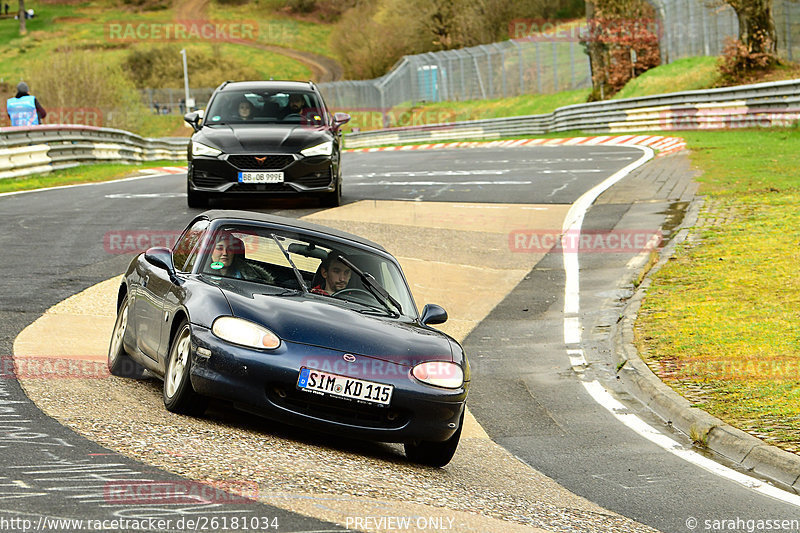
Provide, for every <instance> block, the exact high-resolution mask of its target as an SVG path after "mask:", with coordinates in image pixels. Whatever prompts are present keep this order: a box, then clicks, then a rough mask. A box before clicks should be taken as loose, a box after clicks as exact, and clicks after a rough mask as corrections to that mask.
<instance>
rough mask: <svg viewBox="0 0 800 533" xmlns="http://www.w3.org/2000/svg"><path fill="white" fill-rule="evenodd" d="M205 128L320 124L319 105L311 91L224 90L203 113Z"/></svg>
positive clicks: (320, 108) (322, 119) (321, 110)
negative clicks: (226, 125)
mask: <svg viewBox="0 0 800 533" xmlns="http://www.w3.org/2000/svg"><path fill="white" fill-rule="evenodd" d="M204 120H205V124H206V125H211V126H213V125H216V124H312V125H323V124H324V114H323V109H322V106H321V105H320V103H319V100H318V99H317V96H316V95H315V94H314V93H313V92H308V91H277V92H276V91H268V90H262V91H257V90H248V91H245V90H240V91H234V90H227V91H222V92H220V93H218V94H217V95H216V96H215V97H214V100H213V102H211V106H210V107H209V109H208V110H207V112H206V114H205V119H204Z"/></svg>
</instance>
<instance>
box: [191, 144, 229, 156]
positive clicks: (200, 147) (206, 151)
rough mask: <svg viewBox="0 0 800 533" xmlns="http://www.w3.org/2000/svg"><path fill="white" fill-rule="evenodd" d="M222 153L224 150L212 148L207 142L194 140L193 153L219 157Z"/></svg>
mask: <svg viewBox="0 0 800 533" xmlns="http://www.w3.org/2000/svg"><path fill="white" fill-rule="evenodd" d="M221 153H222V150H217V149H216V148H211V147H210V146H206V145H205V144H202V143H199V142H197V141H192V155H207V156H209V157H217V156H218V155H219V154H221Z"/></svg>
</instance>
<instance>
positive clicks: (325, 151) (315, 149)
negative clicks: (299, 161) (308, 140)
mask: <svg viewBox="0 0 800 533" xmlns="http://www.w3.org/2000/svg"><path fill="white" fill-rule="evenodd" d="M300 153H301V154H303V155H304V156H306V157H312V156H315V155H331V154H332V153H333V141H326V142H324V143H321V144H317V145H315V146H312V147H310V148H306V149H305V150H301V151H300Z"/></svg>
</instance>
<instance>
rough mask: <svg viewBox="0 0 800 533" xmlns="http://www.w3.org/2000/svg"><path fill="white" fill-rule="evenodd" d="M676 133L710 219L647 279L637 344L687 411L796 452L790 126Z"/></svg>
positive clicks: (798, 282) (798, 367)
mask: <svg viewBox="0 0 800 533" xmlns="http://www.w3.org/2000/svg"><path fill="white" fill-rule="evenodd" d="M681 135H682V136H683V137H684V138H686V140H687V141H688V143H689V147H690V148H691V149H692V150H693V153H692V160H693V162H694V164H695V165H696V166H698V167H699V168H701V169H702V170H703V175H702V176H701V177H700V178H699V180H698V181H699V182H700V183H701V190H700V194H704V195H706V196H707V205H706V208H705V212H704V213H703V214H702V216H703V217H705V218H706V219H707V220H711V221H716V222H717V223H716V224H711V225H706V226H704V227H701V228H698V229H697V231H698V233H699V235H700V236H701V237H702V239H701V240H700V241H699V242H698V243H692V244H689V245H685V246H683V247H681V248H680V249H679V250H678V253H677V255H676V257H675V258H674V260H672V261H670V262H669V263H668V264H667V265H666V266H665V267H664V268H663V269H661V270H660V271H659V272H658V273H657V274H656V275H655V277H654V279H653V284H652V286H651V287H650V289H649V290H648V293H647V298H646V300H645V302H644V304H643V306H642V309H641V312H640V313H639V319H638V321H637V324H636V338H637V344H638V345H639V347H640V351H641V352H642V353H643V354H645V356H646V359H647V360H648V361H649V362H650V363H652V364H653V365H654V366H656V367H660V366H662V365H667V364H669V365H677V368H678V369H679V371H678V373H677V375H674V376H671V377H669V376H668V377H666V378H665V380H666V381H667V382H668V383H669V384H670V385H672V386H673V387H674V388H675V389H676V390H678V391H679V392H681V393H683V394H684V395H686V396H687V397H689V398H690V399H691V400H692V401H693V402H694V403H695V404H696V405H697V406H698V407H701V408H703V409H705V410H707V411H708V412H710V413H712V414H714V415H716V416H718V417H720V418H722V419H723V420H725V421H727V422H729V423H730V424H732V425H734V426H737V427H740V428H741V429H745V430H748V431H750V432H751V433H754V434H756V435H758V436H761V437H763V438H765V439H766V440H768V441H769V442H771V443H774V444H777V445H779V446H782V447H784V448H786V449H788V450H791V451H800V402H798V396H800V315H798V309H800V278H798V276H797V265H798V264H800V238H798V233H797V228H798V227H800V211H799V210H798V209H797V205H798V203H800V176H798V175H797V172H796V154H797V153H798V151H799V150H800V130H797V129H772V130H740V131H727V132H681ZM766 146H768V147H769V150H764V147H766ZM662 377H663V376H662Z"/></svg>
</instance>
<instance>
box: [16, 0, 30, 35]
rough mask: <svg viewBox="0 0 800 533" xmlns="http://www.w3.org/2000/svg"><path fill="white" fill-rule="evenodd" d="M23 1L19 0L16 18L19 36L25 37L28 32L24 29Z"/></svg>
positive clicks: (24, 12)
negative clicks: (17, 19)
mask: <svg viewBox="0 0 800 533" xmlns="http://www.w3.org/2000/svg"><path fill="white" fill-rule="evenodd" d="M26 13H27V12H26V11H25V0H19V14H18V15H17V17H18V18H19V34H20V35H25V34H26V33H28V30H27V29H26V28H25V14H26Z"/></svg>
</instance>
